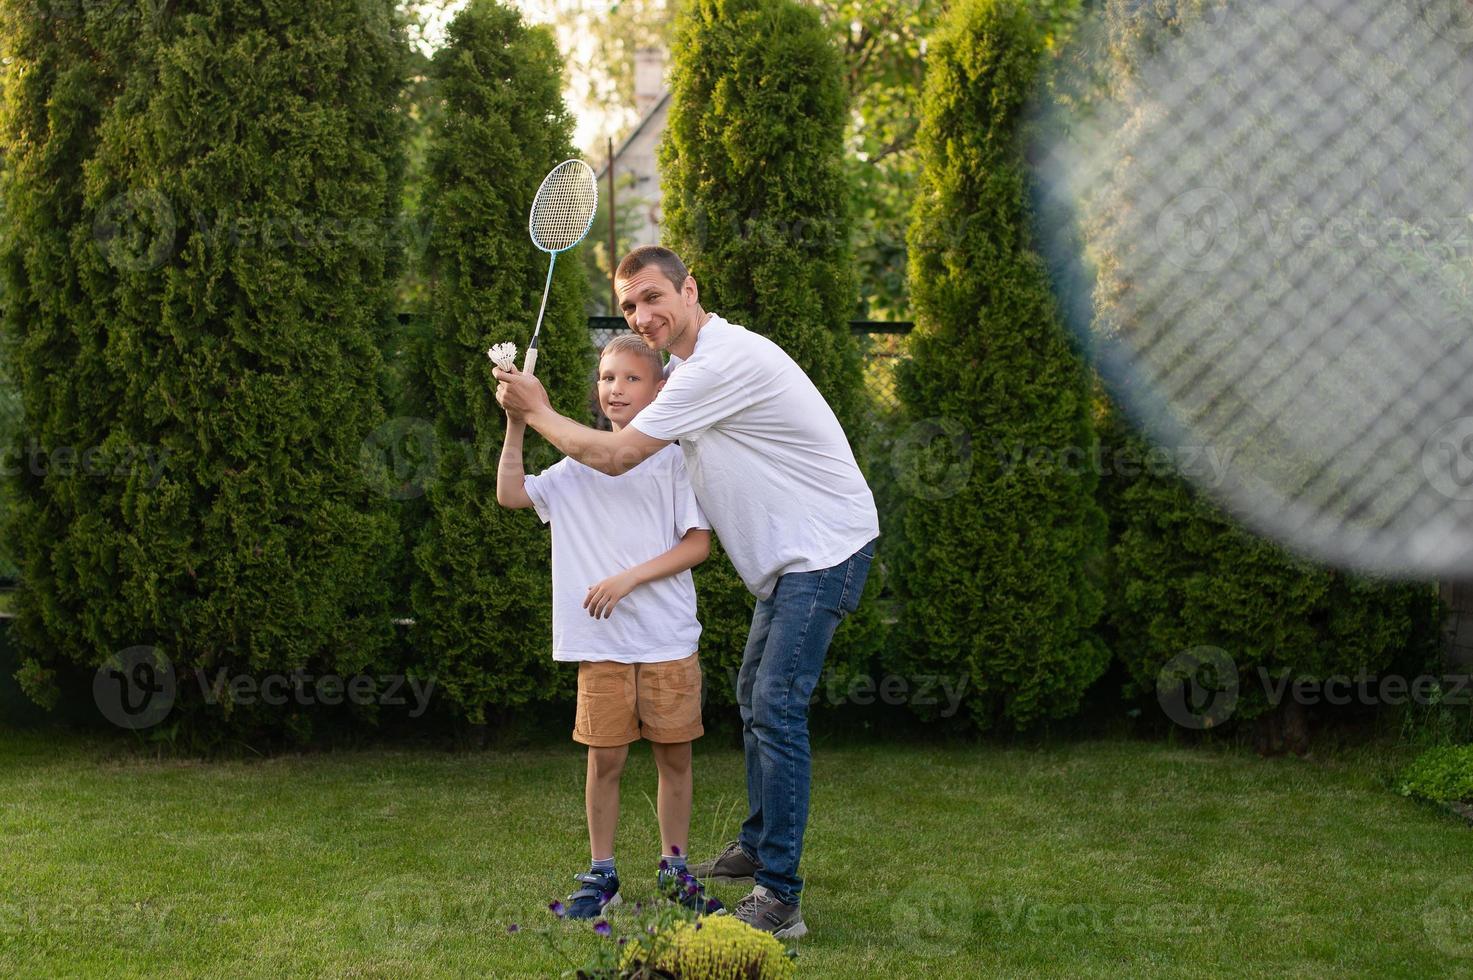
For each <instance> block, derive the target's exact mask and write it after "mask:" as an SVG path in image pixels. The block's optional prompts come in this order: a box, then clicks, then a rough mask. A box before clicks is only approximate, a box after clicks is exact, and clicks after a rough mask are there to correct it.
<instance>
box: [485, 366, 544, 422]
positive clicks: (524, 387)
mask: <svg viewBox="0 0 1473 980" xmlns="http://www.w3.org/2000/svg"><path fill="white" fill-rule="evenodd" d="M491 375H492V377H494V378H495V379H496V381H497V382H498V383H497V385H496V401H497V403H498V404H499V405H500V406H501V408H502V410H503V411H504V412H506V416H507V418H509V419H511V420H512V421H513V422H522V421H525V420H526V418H527V416H528V415H530V414H531V413H533V412H535V411H537V410H538V409H541V408H551V407H552V402H551V401H550V400H549V399H548V397H547V389H545V388H543V387H542V382H541V381H538V380H537V378H536V377H534V376H533V375H530V374H525V373H523V372H521V371H518V370H517V369H516V368H515V366H514V367H513V368H512V370H510V371H503V370H501V368H499V367H497V368H492V369H491Z"/></svg>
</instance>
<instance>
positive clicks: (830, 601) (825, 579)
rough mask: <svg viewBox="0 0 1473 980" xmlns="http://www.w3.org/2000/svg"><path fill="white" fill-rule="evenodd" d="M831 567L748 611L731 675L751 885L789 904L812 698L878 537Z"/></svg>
mask: <svg viewBox="0 0 1473 980" xmlns="http://www.w3.org/2000/svg"><path fill="white" fill-rule="evenodd" d="M877 540H878V539H874V540H871V541H870V542H869V543H868V544H866V545H865V546H864V547H862V548H860V549H859V550H858V551H856V552H855V553H854V554H852V555H850V556H849V557H848V558H846V559H845V560H844V561H841V562H840V563H839V564H837V565H834V566H833V567H831V568H823V569H819V570H818V571H813V572H789V573H788V574H787V575H783V576H782V577H780V578H779V579H778V580H777V588H775V589H774V590H773V592H772V595H771V596H769V597H768V598H766V599H761V600H759V601H758V603H757V608H756V610H755V611H754V612H753V613H752V630H751V632H750V633H749V634H747V648H746V651H745V652H744V653H743V654H742V669H741V671H740V672H739V673H738V674H737V706H738V708H740V710H741V714H742V741H743V743H744V744H745V746H746V752H747V807H748V812H747V819H746V822H745V823H743V824H742V833H741V842H742V847H743V848H744V849H745V850H746V851H747V853H748V854H753V855H756V857H757V861H758V863H759V864H761V866H762V867H761V869H760V870H759V871H758V872H757V875H756V878H757V884H759V885H763V886H765V887H766V888H767V889H768V891H770V892H772V893H773V894H774V895H775V896H776V897H777V899H778V901H780V902H782V903H784V904H786V905H794V904H796V903H797V901H798V894H799V892H801V891H802V889H803V879H802V878H800V877H798V859H799V858H800V857H801V856H802V853H803V831H804V830H805V829H806V828H807V826H808V788H809V782H810V779H811V773H812V758H811V756H810V754H809V747H808V702H809V700H810V699H811V698H812V697H813V689H814V687H815V686H817V684H818V675H819V673H820V672H821V671H822V670H823V662H824V658H825V657H826V656H827V655H828V652H829V641H830V640H832V639H833V638H834V630H835V629H836V628H837V627H838V625H839V622H840V620H842V619H843V618H844V617H845V616H847V615H849V614H850V613H852V612H854V610H855V609H857V608H859V597H860V595H861V594H863V592H864V583H865V580H866V579H867V578H868V577H869V567H870V562H871V560H873V558H874V556H875V542H876V541H877Z"/></svg>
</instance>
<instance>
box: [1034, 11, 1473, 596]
mask: <svg viewBox="0 0 1473 980" xmlns="http://www.w3.org/2000/svg"><path fill="white" fill-rule="evenodd" d="M1095 17H1096V21H1095V22H1094V23H1093V24H1089V23H1086V25H1085V26H1084V28H1083V29H1082V30H1081V32H1080V33H1079V34H1078V36H1077V37H1078V42H1079V43H1078V46H1077V47H1076V48H1075V49H1074V51H1073V52H1071V53H1070V54H1069V55H1067V56H1066V57H1065V58H1064V59H1063V61H1062V63H1065V64H1073V65H1075V66H1076V67H1077V69H1078V73H1077V75H1076V76H1075V77H1073V78H1072V79H1071V78H1069V77H1068V76H1067V75H1066V76H1062V78H1063V80H1062V81H1060V78H1061V76H1058V75H1054V76H1051V78H1050V83H1051V85H1053V86H1054V87H1052V88H1048V89H1047V90H1048V91H1049V92H1052V93H1058V92H1071V91H1072V92H1074V93H1076V95H1077V94H1078V93H1080V92H1085V91H1086V90H1088V92H1090V93H1093V94H1094V95H1101V93H1102V91H1103V95H1102V97H1099V98H1077V97H1076V98H1072V99H1070V98H1063V99H1060V98H1052V99H1051V101H1050V103H1049V105H1047V106H1044V107H1043V108H1044V114H1043V116H1042V117H1041V118H1039V119H1036V120H1035V123H1036V124H1037V125H1036V126H1035V127H1034V128H1033V129H1032V130H1031V131H1030V132H1032V133H1034V134H1044V135H1042V136H1039V137H1037V138H1036V139H1035V140H1034V142H1033V145H1031V146H1030V148H1029V157H1028V158H1029V160H1030V161H1031V164H1032V165H1033V167H1034V173H1033V176H1034V178H1035V180H1034V183H1035V189H1036V190H1037V192H1038V193H1037V197H1036V200H1035V203H1036V205H1037V207H1036V209H1035V210H1036V212H1037V214H1038V215H1039V217H1040V221H1039V228H1040V240H1041V242H1042V244H1043V246H1044V251H1045V254H1046V256H1047V258H1048V259H1049V261H1050V264H1051V266H1052V268H1053V271H1054V272H1055V283H1056V287H1057V289H1058V295H1059V299H1060V307H1061V309H1062V310H1063V312H1064V316H1065V318H1066V320H1068V321H1069V322H1070V324H1071V327H1072V328H1073V329H1074V330H1075V331H1076V332H1077V333H1078V335H1079V336H1080V337H1081V338H1082V339H1083V340H1084V341H1085V346H1086V347H1087V349H1089V350H1090V352H1091V354H1092V355H1093V360H1094V362H1095V364H1096V366H1097V367H1098V369H1099V371H1100V372H1101V374H1102V376H1103V377H1104V379H1105V380H1106V382H1107V384H1108V386H1109V388H1110V390H1111V392H1112V394H1113V395H1114V396H1115V398H1116V399H1117V400H1118V401H1119V402H1120V403H1121V404H1122V405H1123V406H1124V407H1125V409H1126V410H1127V412H1128V414H1129V415H1130V416H1131V417H1132V419H1133V420H1134V421H1135V422H1136V424H1137V425H1138V426H1139V427H1140V428H1142V429H1143V430H1144V431H1145V432H1146V434H1147V435H1149V436H1150V437H1151V438H1152V439H1153V441H1155V442H1157V443H1158V444H1160V445H1162V446H1164V447H1166V449H1167V450H1168V451H1171V452H1173V453H1174V455H1175V459H1176V461H1177V463H1178V468H1179V470H1180V471H1181V472H1182V473H1183V474H1184V475H1185V476H1187V477H1188V478H1190V479H1192V480H1193V481H1194V482H1195V483H1196V485H1197V486H1198V487H1199V488H1200V489H1201V490H1203V491H1205V492H1207V493H1208V494H1209V495H1210V496H1212V497H1214V498H1215V499H1216V500H1217V501H1218V502H1219V503H1220V504H1222V505H1223V506H1225V507H1226V508H1227V509H1228V511H1229V512H1231V513H1233V514H1234V515H1235V516H1237V517H1238V518H1239V519H1240V520H1241V521H1243V523H1245V524H1246V525H1247V526H1248V527H1250V528H1252V529H1254V530H1256V531H1257V532H1259V533H1261V534H1263V535H1265V536H1268V537H1271V538H1273V539H1275V540H1277V541H1278V542H1280V543H1281V544H1283V545H1286V546H1288V547H1289V548H1291V549H1292V550H1294V551H1297V552H1299V553H1301V554H1303V555H1305V556H1307V557H1310V558H1313V559H1315V560H1318V561H1320V562H1323V563H1326V564H1330V565H1337V566H1341V567H1345V568H1350V569H1355V570H1360V571H1367V572H1373V573H1379V574H1383V575H1387V576H1392V577H1404V578H1426V577H1431V576H1464V577H1466V575H1467V574H1468V573H1470V572H1473V380H1470V378H1473V4H1470V3H1469V2H1468V0H1233V2H1229V0H1176V2H1175V3H1172V4H1170V5H1163V4H1159V3H1141V2H1139V0H1109V2H1108V3H1107V4H1106V5H1104V9H1103V10H1102V11H1100V12H1099V13H1098V14H1096V15H1095ZM1122 56H1124V59H1125V61H1126V63H1128V65H1129V68H1128V70H1121V64H1122ZM1102 78H1105V79H1108V81H1107V82H1105V83H1103V84H1102V83H1100V81H1099V80H1100V79H1102ZM1090 86H1093V88H1090ZM1040 90H1041V91H1042V90H1044V87H1041V89H1040ZM1207 459H1214V460H1216V464H1214V465H1212V466H1206V465H1201V463H1202V461H1203V460H1207ZM1224 461H1225V462H1224ZM1219 464H1220V465H1219Z"/></svg>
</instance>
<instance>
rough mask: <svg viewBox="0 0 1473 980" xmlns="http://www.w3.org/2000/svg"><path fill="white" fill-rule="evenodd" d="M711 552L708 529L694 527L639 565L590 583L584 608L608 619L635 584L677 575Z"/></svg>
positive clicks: (589, 612)
mask: <svg viewBox="0 0 1473 980" xmlns="http://www.w3.org/2000/svg"><path fill="white" fill-rule="evenodd" d="M710 554H711V532H710V531H708V530H706V529H705V528H700V527H693V528H691V529H690V530H689V531H686V532H685V537H683V538H681V539H680V543H679V544H677V545H676V546H675V547H673V548H671V549H670V550H669V551H667V552H665V553H664V554H663V555H660V556H658V557H656V558H651V559H650V560H649V561H647V562H645V563H644V564H642V565H635V566H634V567H633V568H626V569H624V571H622V572H619V573H618V574H617V575H610V576H609V577H608V578H606V579H604V580H603V581H602V582H600V583H598V584H597V585H594V586H590V587H589V589H588V596H587V597H586V598H585V599H584V600H583V608H584V609H587V610H588V615H590V616H592V617H593V618H594V619H599V618H603V619H608V618H609V617H610V616H612V615H613V613H614V607H615V606H616V605H618V604H619V600H620V599H622V598H624V597H625V596H626V595H628V594H629V593H631V592H633V591H634V590H635V588H636V587H638V586H641V585H644V584H645V583H647V582H654V581H657V580H659V579H662V578H668V577H669V576H671V575H678V574H680V573H681V572H683V571H685V570H686V569H688V568H695V567H696V566H697V565H699V564H700V563H701V562H703V561H705V560H706V557H707V556H708V555H710Z"/></svg>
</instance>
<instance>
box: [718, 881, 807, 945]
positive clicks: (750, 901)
mask: <svg viewBox="0 0 1473 980" xmlns="http://www.w3.org/2000/svg"><path fill="white" fill-rule="evenodd" d="M731 914H732V915H734V916H736V917H737V918H738V919H741V920H742V921H743V922H745V923H746V924H747V925H749V926H752V927H753V928H754V929H761V930H762V931H763V932H770V933H772V935H773V937H774V938H776V939H802V938H803V937H804V936H806V935H808V927H807V926H805V925H804V924H803V913H802V911H801V910H800V909H799V908H798V906H797V905H784V904H783V903H782V902H779V901H778V900H777V899H776V898H775V897H773V894H772V892H770V891H768V890H767V888H766V887H765V886H763V885H758V886H757V887H756V888H754V889H752V894H750V895H748V896H747V897H746V898H744V899H742V900H741V901H740V902H737V904H736V908H734V909H732V912H731Z"/></svg>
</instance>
